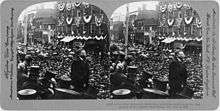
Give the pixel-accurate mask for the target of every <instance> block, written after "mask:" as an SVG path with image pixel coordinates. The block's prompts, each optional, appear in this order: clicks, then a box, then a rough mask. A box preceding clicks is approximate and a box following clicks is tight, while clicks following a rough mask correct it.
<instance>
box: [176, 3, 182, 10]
mask: <svg viewBox="0 0 220 111" xmlns="http://www.w3.org/2000/svg"><path fill="white" fill-rule="evenodd" d="M175 5H176V8H177V9H180V8H182V6H183V4H182V3H180V2H177V3H176V4H175Z"/></svg>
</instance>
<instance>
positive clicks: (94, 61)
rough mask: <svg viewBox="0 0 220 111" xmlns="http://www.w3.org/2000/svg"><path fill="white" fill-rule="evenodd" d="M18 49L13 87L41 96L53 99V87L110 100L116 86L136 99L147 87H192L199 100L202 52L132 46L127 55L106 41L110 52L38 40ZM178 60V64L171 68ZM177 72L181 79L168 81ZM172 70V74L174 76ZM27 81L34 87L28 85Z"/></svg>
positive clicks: (169, 88)
mask: <svg viewBox="0 0 220 111" xmlns="http://www.w3.org/2000/svg"><path fill="white" fill-rule="evenodd" d="M23 49H24V46H19V48H18V91H20V90H22V89H25V88H26V89H27V88H32V89H33V88H34V89H37V91H39V90H40V91H39V92H41V93H40V94H39V95H41V96H40V98H42V99H44V98H45V99H48V98H50V99H51V98H54V97H51V95H53V94H54V88H57V87H59V88H65V89H70V90H74V91H77V92H80V93H84V94H87V95H89V96H91V97H93V98H99V99H107V98H110V99H111V98H114V94H112V92H113V91H114V90H117V89H123V88H124V89H130V90H132V92H133V93H134V95H135V97H134V96H132V97H133V98H141V97H138V96H137V95H138V94H140V93H142V89H143V88H146V87H148V88H153V89H159V90H162V91H164V92H166V91H168V90H169V94H173V93H176V92H175V91H177V90H176V89H181V88H182V85H186V86H188V87H189V88H190V89H192V90H193V92H194V95H193V98H202V94H203V93H202V86H203V85H202V57H201V52H200V53H186V54H185V55H184V57H182V56H183V54H182V52H184V51H177V52H178V53H176V54H175V51H174V50H173V49H169V48H164V47H162V46H156V45H149V46H145V45H141V44H132V45H129V47H128V55H127V56H126V54H125V53H124V51H125V47H124V46H123V44H118V43H115V44H111V46H110V50H109V52H102V51H94V50H84V49H83V46H75V47H73V46H71V47H69V45H67V44H66V43H62V42H58V43H56V44H39V43H38V44H35V45H32V46H29V47H27V53H24V50H23ZM175 55H180V57H179V58H184V59H181V62H176V63H175V61H178V60H180V59H178V58H176V56H175ZM172 62H174V63H172ZM171 63H172V64H174V65H173V66H172V65H171ZM183 63H184V64H183ZM177 64H178V65H179V66H180V67H181V68H180V69H176V70H173V71H171V70H172V69H175V68H176V66H177ZM36 66H37V67H36ZM171 67H174V68H171ZM180 70H183V71H181V72H183V74H182V77H181V78H180V79H178V80H179V81H183V82H181V83H179V82H177V81H172V80H171V78H176V77H175V74H176V72H175V71H177V72H178V71H180ZM32 73H33V74H32ZM171 73H174V74H173V75H174V76H173V77H171V76H170V75H171ZM36 75H37V76H36ZM27 81H29V82H31V84H32V85H33V84H34V83H35V84H38V85H34V87H29V86H31V85H30V83H28V82H27ZM158 81H159V83H158ZM162 83H165V87H164V85H162ZM168 84H169V85H168ZM172 84H179V85H175V86H172ZM50 85H52V86H50ZM167 85H168V86H167ZM171 89H173V90H174V91H173V92H172V90H171ZM170 91H171V92H170Z"/></svg>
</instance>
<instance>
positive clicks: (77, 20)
mask: <svg viewBox="0 0 220 111" xmlns="http://www.w3.org/2000/svg"><path fill="white" fill-rule="evenodd" d="M80 20H81V17H76V18H75V24H76V26H77V27H79V24H80Z"/></svg>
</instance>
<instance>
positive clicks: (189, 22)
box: [184, 16, 193, 25]
mask: <svg viewBox="0 0 220 111" xmlns="http://www.w3.org/2000/svg"><path fill="white" fill-rule="evenodd" d="M184 21H185V23H186V24H187V25H189V24H191V23H192V21H193V16H191V17H185V18H184Z"/></svg>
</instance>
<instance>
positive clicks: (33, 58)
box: [17, 2, 111, 100]
mask: <svg viewBox="0 0 220 111" xmlns="http://www.w3.org/2000/svg"><path fill="white" fill-rule="evenodd" d="M109 24H110V21H109V19H108V17H107V16H106V14H105V13H104V11H103V10H102V9H100V8H99V7H97V6H95V5H92V4H89V3H86V2H82V3H78V2H44V3H39V4H35V5H32V6H29V7H27V8H26V9H25V10H23V12H22V13H21V15H20V16H19V18H18V28H17V31H18V33H17V92H18V93H17V99H19V100H35V99H36V100H41V99H106V98H111V95H110V94H111V93H110V80H109V78H110V77H109V55H110V54H109V53H108V52H109V38H110V37H109V30H110V25H109Z"/></svg>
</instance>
